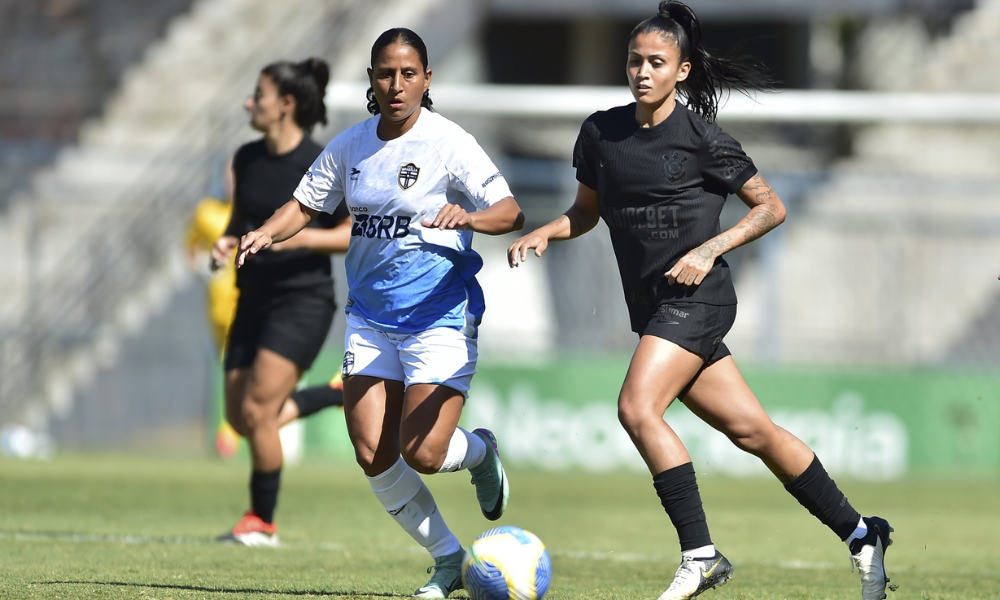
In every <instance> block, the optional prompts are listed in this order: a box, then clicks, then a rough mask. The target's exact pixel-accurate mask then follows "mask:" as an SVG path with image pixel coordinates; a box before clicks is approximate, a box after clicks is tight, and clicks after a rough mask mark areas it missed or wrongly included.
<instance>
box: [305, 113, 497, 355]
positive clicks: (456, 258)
mask: <svg viewBox="0 0 1000 600" xmlns="http://www.w3.org/2000/svg"><path fill="white" fill-rule="evenodd" d="M420 110H421V113H420V116H419V117H418V118H417V122H416V123H415V124H414V126H413V127H412V128H411V129H410V130H409V131H407V132H406V133H405V134H403V135H402V136H400V137H398V138H396V139H394V140H389V141H385V140H381V139H379V138H378V135H377V134H376V127H377V126H378V123H379V120H380V118H381V117H379V116H376V117H374V118H371V119H368V120H366V121H363V122H361V123H358V124H357V125H355V126H353V127H351V128H350V129H348V130H346V131H344V132H343V133H341V134H340V135H338V136H337V137H336V138H334V140H333V141H332V142H330V144H329V145H328V146H327V147H326V149H325V150H324V151H323V153H322V154H320V156H319V158H317V159H316V161H315V162H314V163H313V165H312V167H311V168H310V169H309V171H308V172H307V173H306V175H305V176H304V177H303V178H302V181H301V182H300V183H299V187H298V188H297V189H296V190H295V194H294V197H295V199H296V200H298V201H299V202H301V203H302V204H303V205H305V206H308V207H310V208H313V209H315V210H321V211H325V212H333V210H335V209H336V208H337V205H338V204H339V203H340V202H341V200H344V199H346V200H347V207H348V209H349V210H350V212H351V217H352V218H353V221H354V222H353V225H352V228H351V243H350V247H349V249H348V251H347V256H346V258H345V265H346V267H347V283H348V285H349V287H350V293H349V295H348V300H347V307H346V311H347V312H348V313H350V314H356V315H358V316H360V317H362V318H364V319H365V320H366V321H368V322H369V323H370V324H371V325H373V326H374V327H376V328H378V329H380V330H382V331H386V332H391V333H417V332H420V331H425V330H427V329H431V328H434V327H452V328H455V329H467V328H468V329H471V334H472V335H473V337H474V336H475V328H476V326H478V324H479V322H480V320H481V319H482V316H483V312H484V311H485V308H486V305H485V302H484V300H483V291H482V288H480V287H479V283H478V282H477V281H476V273H478V272H479V270H480V269H481V268H482V266H483V261H482V258H480V256H479V255H478V254H477V253H476V252H475V251H474V250H473V249H472V231H458V230H449V231H442V230H439V229H434V228H425V227H423V226H422V225H421V222H422V221H423V220H425V219H427V220H433V219H434V217H436V216H437V214H438V212H440V211H441V209H442V208H443V207H444V206H445V204H457V205H459V206H461V207H462V208H464V209H465V210H466V211H468V212H473V211H475V210H477V209H478V210H482V209H486V208H488V207H489V206H492V205H493V204H495V203H497V202H499V201H500V200H503V199H504V198H506V197H508V196H510V195H511V193H510V188H509V187H508V186H507V182H506V180H505V179H504V178H503V175H502V174H501V173H500V172H499V170H498V169H497V167H496V165H494V164H493V161H492V160H490V158H489V156H487V155H486V152H484V151H483V149H482V148H480V147H479V144H478V143H477V142H476V140H475V138H474V137H472V136H471V135H470V134H468V133H466V132H465V130H463V129H462V128H461V127H459V126H458V125H456V124H454V123H452V122H451V121H449V120H447V119H445V118H444V117H442V116H440V115H438V114H437V113H434V112H431V111H429V110H427V109H424V108H421V109H420Z"/></svg>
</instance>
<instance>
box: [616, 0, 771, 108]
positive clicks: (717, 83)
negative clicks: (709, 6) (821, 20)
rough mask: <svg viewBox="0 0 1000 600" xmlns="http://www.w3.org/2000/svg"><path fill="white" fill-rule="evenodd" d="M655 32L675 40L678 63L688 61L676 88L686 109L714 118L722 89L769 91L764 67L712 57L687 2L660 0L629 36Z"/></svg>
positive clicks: (769, 83) (632, 38) (736, 59)
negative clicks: (656, 6) (683, 77)
mask: <svg viewBox="0 0 1000 600" xmlns="http://www.w3.org/2000/svg"><path fill="white" fill-rule="evenodd" d="M654 31H655V32H657V33H659V34H660V35H663V36H666V37H669V38H671V39H673V40H674V42H676V43H677V47H678V48H680V51H681V62H685V61H686V62H690V63H691V71H690V72H689V73H688V76H687V79H685V80H684V81H681V82H679V83H678V84H677V91H678V92H680V93H681V94H682V95H683V96H684V98H685V99H686V100H687V105H688V108H689V109H691V110H692V111H694V112H696V113H698V114H699V115H701V116H702V117H704V118H705V119H706V120H707V121H714V120H715V117H716V115H717V113H718V112H719V98H720V95H721V93H722V90H723V89H726V90H737V91H739V92H741V93H743V94H745V95H747V96H749V95H750V93H751V92H753V91H757V90H759V91H770V90H772V89H773V88H774V83H773V82H772V81H771V79H770V77H768V75H767V73H766V72H765V71H764V69H763V67H762V66H761V65H760V64H759V63H756V62H750V60H748V59H747V58H745V57H736V58H734V57H732V56H727V57H722V58H720V57H717V56H713V55H712V54H710V53H709V52H708V50H706V49H705V47H704V46H702V42H701V24H700V23H699V22H698V17H697V16H695V14H694V11H693V10H691V8H690V7H688V5H686V4H684V3H682V2H677V1H676V0H665V1H664V2H660V6H659V10H658V11H657V14H656V16H654V17H650V18H648V19H646V20H645V21H643V22H641V23H639V24H638V25H636V26H635V28H634V29H633V30H632V33H631V34H630V35H629V40H630V41H631V40H634V39H635V37H636V36H637V35H639V34H640V33H651V32H654Z"/></svg>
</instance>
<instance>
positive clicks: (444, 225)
mask: <svg viewBox="0 0 1000 600" xmlns="http://www.w3.org/2000/svg"><path fill="white" fill-rule="evenodd" d="M473 219H474V216H473V215H472V214H470V213H468V212H466V211H465V209H464V208H462V207H461V206H459V205H457V204H445V205H444V208H442V209H441V212H439V213H438V214H437V216H436V217H434V220H433V221H431V220H429V219H424V220H423V221H421V224H422V225H423V226H424V227H437V228H438V229H472V221H473Z"/></svg>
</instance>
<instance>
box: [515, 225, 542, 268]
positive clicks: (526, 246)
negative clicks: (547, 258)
mask: <svg viewBox="0 0 1000 600" xmlns="http://www.w3.org/2000/svg"><path fill="white" fill-rule="evenodd" d="M548 247H549V238H548V237H546V236H544V235H542V234H541V233H539V232H538V230H537V229H536V230H535V231H532V232H531V233H529V234H528V235H525V236H522V237H519V238H517V239H516V240H515V241H514V243H513V244H511V245H510V248H507V263H508V264H509V265H510V266H511V268H513V267H517V266H520V264H521V263H523V262H524V259H525V258H527V256H528V250H534V251H535V256H537V257H539V258H541V256H542V254H543V253H544V252H545V250H546V249H547V248H548Z"/></svg>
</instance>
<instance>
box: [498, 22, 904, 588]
mask: <svg viewBox="0 0 1000 600" xmlns="http://www.w3.org/2000/svg"><path fill="white" fill-rule="evenodd" d="M626 72H627V75H628V80H629V85H630V88H631V91H632V95H633V96H634V97H635V100H636V102H635V103H634V104H630V105H628V106H622V107H618V108H613V109H611V110H608V111H602V112H598V113H595V114H593V115H591V116H590V117H589V118H588V119H587V120H586V121H585V122H584V124H583V127H582V128H581V131H580V135H579V137H578V139H577V143H576V148H575V150H574V152H573V164H574V166H575V167H576V173H577V175H576V176H577V179H578V180H579V182H580V185H579V189H578V191H577V197H576V201H575V203H574V205H573V206H572V207H571V208H570V209H569V210H568V211H566V213H565V214H564V215H563V216H561V217H559V218H558V219H556V220H555V221H553V222H552V223H550V224H548V225H546V226H544V227H541V228H539V229H537V230H535V231H533V232H532V233H530V234H528V235H526V236H524V237H522V238H520V239H518V240H517V241H515V242H514V244H512V245H511V247H510V248H509V250H508V260H509V261H510V264H511V266H512V267H513V266H517V265H518V264H519V263H521V262H523V261H524V259H525V257H526V254H527V252H528V251H530V250H534V252H535V255H536V256H541V255H542V253H543V252H545V249H546V248H547V247H548V243H549V242H550V241H555V240H565V239H572V238H575V237H578V236H580V235H583V234H584V233H586V232H587V231H590V230H591V229H593V227H594V226H595V225H597V222H598V220H599V219H601V218H603V219H604V221H605V223H607V225H608V228H609V229H610V231H611V242H612V246H613V248H614V251H615V256H616V258H617V260H618V268H619V271H620V275H621V279H622V285H623V287H624V292H625V300H626V304H627V305H628V309H629V316H630V318H631V323H632V329H633V331H635V332H636V333H637V334H639V336H640V340H639V345H638V347H637V348H636V350H635V354H634V355H633V356H632V362H631V364H630V365H629V369H628V373H627V375H626V376H625V381H624V383H623V385H622V390H621V393H620V395H619V398H618V415H619V419H620V420H621V423H622V425H623V426H624V427H625V430H626V431H627V432H628V433H629V435H630V436H631V438H632V441H633V442H634V443H635V445H636V448H637V449H638V450H639V452H640V454H641V455H642V457H643V459H644V460H645V461H646V464H647V466H648V467H649V470H650V473H651V474H652V475H653V485H654V488H655V489H656V493H657V495H658V496H659V498H660V501H661V503H662V505H663V507H664V509H665V510H666V512H667V514H668V515H669V517H670V520H671V522H672V523H673V525H674V527H675V528H676V530H677V535H678V538H679V541H680V545H681V556H682V559H681V565H680V567H679V568H678V569H677V572H676V574H675V577H674V580H673V582H672V583H671V585H670V587H669V588H668V589H667V590H666V591H665V592H664V593H663V594H662V595H661V596H660V600H682V599H687V598H694V597H695V596H698V595H699V594H701V593H702V592H703V591H705V590H707V589H710V588H713V587H716V586H718V585H721V584H723V583H725V582H726V581H728V579H729V578H731V577H732V571H733V568H732V565H731V564H730V562H729V561H728V560H727V559H726V558H725V557H724V556H723V555H722V554H721V553H720V552H719V551H718V550H716V549H715V546H714V545H713V543H712V539H711V536H710V535H709V530H708V525H707V522H706V520H705V512H704V509H703V507H702V502H701V496H700V494H699V491H698V484H697V482H696V480H695V471H694V468H693V466H692V464H691V457H690V456H689V455H688V452H687V450H686V449H685V447H684V444H683V443H682V442H681V440H680V439H679V438H678V437H677V435H676V434H675V433H674V431H673V429H671V427H670V426H669V425H668V424H667V423H666V421H665V420H664V418H663V416H664V413H665V411H666V409H667V407H668V406H669V405H670V404H671V402H673V400H674V399H675V398H680V399H681V400H682V401H683V402H684V404H685V405H686V406H687V407H688V408H689V409H690V410H691V412H693V413H694V414H695V415H697V416H698V417H700V418H701V419H702V420H704V421H705V422H706V423H708V424H709V425H711V426H712V427H714V428H715V429H718V430H719V431H721V432H722V433H724V434H726V435H727V436H728V437H729V438H730V439H731V440H732V441H733V443H735V444H736V445H737V446H738V447H739V448H741V449H743V450H745V451H747V452H749V453H751V454H754V455H755V456H758V457H759V458H761V460H763V462H764V464H765V465H767V467H768V468H769V469H770V470H771V471H772V472H773V473H774V474H775V476H776V477H777V478H778V479H779V480H780V481H781V482H782V483H783V484H784V485H785V489H787V490H788V491H789V492H790V493H791V494H792V496H794V497H795V499H796V500H798V501H799V502H800V503H801V504H802V505H803V506H805V507H806V508H807V509H808V510H809V511H810V512H811V513H812V514H813V515H815V516H816V517H817V518H819V520H820V521H822V522H823V523H824V524H825V525H827V526H828V527H829V528H830V529H832V530H833V531H834V533H836V534H837V536H838V537H839V538H840V539H841V540H842V541H844V542H846V543H847V545H848V547H849V549H850V552H851V555H852V558H853V560H854V563H855V564H856V565H857V566H858V568H859V570H860V571H861V581H862V597H863V598H864V600H881V599H882V598H884V597H885V587H886V582H887V581H888V579H887V578H886V576H885V571H884V565H883V554H884V552H885V549H886V547H887V546H888V545H889V544H890V542H891V541H890V539H889V532H890V531H892V529H891V528H890V527H889V524H888V523H887V522H886V521H885V520H884V519H880V518H878V517H871V518H868V517H865V518H862V517H861V515H860V514H859V513H858V512H857V511H856V510H854V508H853V507H852V506H851V504H850V503H849V502H848V501H847V498H846V497H845V496H844V494H843V492H841V491H840V489H839V488H838V487H837V485H836V484H835V483H834V481H833V479H831V478H830V476H829V475H828V474H827V472H826V470H825V469H824V468H823V465H822V464H820V462H819V459H818V458H817V457H816V455H815V454H813V452H812V450H810V449H809V447H808V446H806V445H805V444H804V443H803V442H802V441H800V440H799V439H798V438H796V437H795V436H793V435H792V434H791V433H789V432H787V431H785V430H784V429H782V428H781V427H778V426H777V425H775V424H774V423H773V422H771V419H770V417H768V415H767V413H765V412H764V409H763V408H762V407H761V405H760V402H758V400H757V398H756V396H754V394H753V392H752V391H750V388H749V387H747V384H746V382H745V381H744V380H743V376H742V375H741V374H740V371H739V369H737V367H736V363H735V362H734V361H733V358H732V356H731V355H730V353H729V350H728V349H727V348H726V345H725V344H724V343H723V342H722V339H723V337H724V336H725V334H726V333H727V332H728V331H729V329H730V327H732V325H733V322H734V319H735V317H736V291H735V288H734V286H733V282H732V279H731V276H730V274H729V266H728V265H727V264H726V261H725V260H723V258H722V255H723V254H724V253H726V252H728V251H729V250H732V249H733V248H737V247H739V246H742V245H743V244H746V243H748V242H751V241H753V240H755V239H757V238H759V237H760V236H762V235H764V234H765V233H767V232H768V231H770V230H771V229H773V228H774V227H777V226H778V225H779V224H780V223H781V222H782V221H783V220H784V218H785V207H784V205H783V204H782V202H781V200H780V199H779V198H778V196H777V194H775V193H774V190H773V189H772V188H771V186H770V185H769V184H768V183H767V182H766V181H765V180H764V178H763V177H762V176H761V175H760V174H759V173H758V172H757V168H756V167H755V166H754V164H753V162H752V161H751V160H750V159H749V158H748V157H747V155H746V154H745V153H744V152H743V149H742V148H741V146H740V144H739V143H738V142H737V141H736V140H734V139H733V138H732V137H730V136H729V135H728V134H726V133H725V132H723V131H722V130H721V129H720V128H719V127H718V125H716V124H715V123H714V121H715V115H716V111H717V108H718V94H719V93H720V90H721V89H722V88H726V89H728V90H733V89H736V90H742V91H749V90H753V89H760V88H766V87H767V85H768V82H767V80H766V77H764V76H763V75H761V74H760V73H758V72H757V71H755V70H754V69H752V68H749V67H747V66H744V65H743V64H741V63H739V62H735V61H732V60H728V59H720V58H717V57H714V56H711V55H710V54H709V53H708V52H706V51H705V49H704V48H703V47H702V45H701V33H700V26H699V24H698V20H697V17H696V16H695V15H694V13H693V12H692V11H691V9H690V8H688V7H687V6H686V5H684V4H681V3H680V2H661V3H660V6H659V12H658V14H657V15H656V16H654V17H651V18H649V19H646V20H645V21H643V22H642V23H640V24H639V25H637V26H636V27H635V29H633V30H632V34H631V37H630V41H629V46H628V61H627V66H626ZM678 92H680V94H681V96H682V97H683V98H684V99H685V100H686V103H687V106H685V105H684V104H681V103H680V102H678V99H677V93H678ZM728 194H736V195H737V196H739V198H740V200H742V201H743V202H744V203H745V204H746V205H747V206H748V207H750V211H749V213H747V215H746V216H745V217H744V218H743V219H742V220H741V221H740V222H739V223H737V225H736V226H735V227H733V228H732V229H729V230H727V231H724V232H720V229H721V228H720V225H719V215H720V213H721V211H722V206H723V203H724V202H725V199H726V197H727V195H728Z"/></svg>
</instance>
